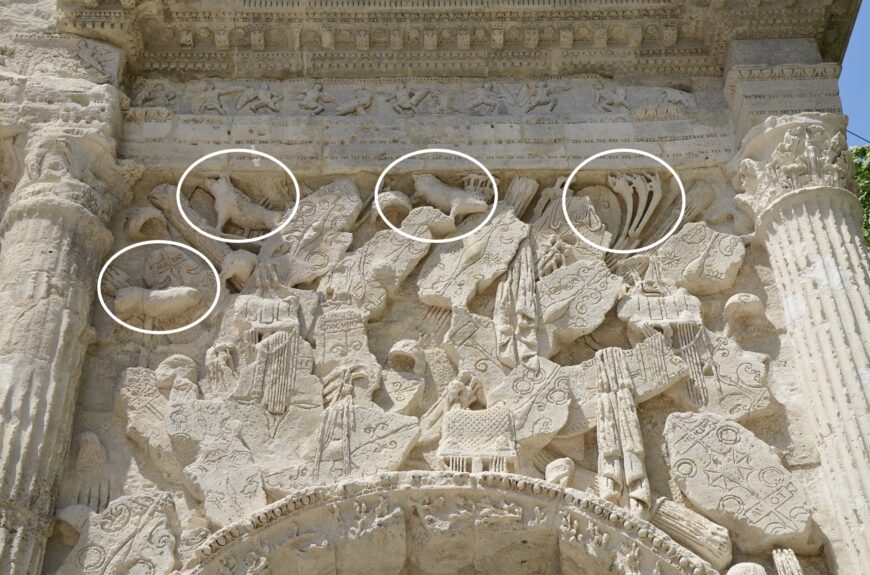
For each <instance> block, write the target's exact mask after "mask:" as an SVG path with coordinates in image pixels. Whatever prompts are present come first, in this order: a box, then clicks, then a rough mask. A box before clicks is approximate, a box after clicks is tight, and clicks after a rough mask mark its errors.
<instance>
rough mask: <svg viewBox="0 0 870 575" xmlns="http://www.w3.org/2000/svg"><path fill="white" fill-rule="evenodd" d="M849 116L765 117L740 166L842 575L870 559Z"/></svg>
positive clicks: (860, 245) (866, 298)
mask: <svg viewBox="0 0 870 575" xmlns="http://www.w3.org/2000/svg"><path fill="white" fill-rule="evenodd" d="M844 130H845V118H844V117H843V116H840V115H836V114H818V113H808V114H800V115H795V116H779V117H770V118H768V119H767V120H766V121H765V122H764V123H763V124H761V125H758V126H756V127H755V128H753V129H752V130H750V132H749V133H748V134H747V136H746V137H745V138H744V140H743V146H742V149H741V152H740V155H739V157H738V161H739V164H738V165H739V168H738V170H739V173H740V176H741V178H742V185H743V187H744V190H745V191H746V192H747V194H746V196H745V197H747V198H748V199H747V203H748V204H749V206H750V207H751V208H752V210H753V212H754V214H755V215H756V236H757V238H758V239H759V240H760V241H763V242H764V244H765V246H766V248H767V250H768V252H769V255H770V262H771V267H772V270H773V275H774V278H775V281H776V284H777V287H778V289H779V292H780V295H781V297H782V302H783V307H784V313H785V320H786V328H787V332H788V339H789V341H790V342H791V345H792V347H793V350H794V358H795V366H794V367H795V369H794V375H795V377H796V378H797V379H798V381H799V384H800V386H801V387H802V391H803V394H804V396H805V400H806V403H807V407H808V410H809V411H810V412H812V414H813V416H814V418H815V422H816V434H817V441H818V448H819V456H820V460H821V467H822V469H821V473H822V479H823V481H824V482H825V483H826V484H827V490H828V492H829V494H830V498H831V505H830V509H831V510H832V512H833V513H834V514H836V523H837V526H836V527H837V529H836V533H827V535H828V536H829V538H830V540H831V544H832V546H833V548H834V549H833V553H831V555H832V556H833V557H835V558H836V562H837V569H838V572H839V573H859V572H863V570H864V567H863V566H865V565H866V562H867V560H868V558H870V507H868V497H870V473H868V471H867V461H868V460H870V256H868V252H867V249H866V247H865V245H864V242H863V238H862V234H861V205H860V202H859V201H858V198H857V196H856V195H855V193H854V190H853V186H854V184H853V169H852V165H851V162H850V159H849V156H848V150H847V147H846V139H845V133H844Z"/></svg>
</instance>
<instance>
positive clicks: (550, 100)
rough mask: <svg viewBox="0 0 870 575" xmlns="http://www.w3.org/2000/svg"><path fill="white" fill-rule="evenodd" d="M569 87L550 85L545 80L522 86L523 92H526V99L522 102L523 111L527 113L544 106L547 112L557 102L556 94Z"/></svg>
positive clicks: (552, 108)
mask: <svg viewBox="0 0 870 575" xmlns="http://www.w3.org/2000/svg"><path fill="white" fill-rule="evenodd" d="M569 89H570V88H565V87H559V88H554V87H551V86H550V85H549V84H548V83H547V82H546V81H543V80H541V81H539V82H535V84H534V86H528V85H526V86H524V89H523V92H524V93H525V94H526V100H525V103H524V104H523V109H524V111H525V112H526V113H527V114H528V113H529V112H533V111H534V110H537V109H538V108H544V109H545V110H546V111H547V112H552V111H553V110H555V109H556V106H557V105H558V104H559V99H558V98H556V94H558V93H560V92H565V91H567V90H569Z"/></svg>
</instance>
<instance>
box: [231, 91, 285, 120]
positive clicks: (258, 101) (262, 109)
mask: <svg viewBox="0 0 870 575" xmlns="http://www.w3.org/2000/svg"><path fill="white" fill-rule="evenodd" d="M236 110H238V111H239V112H244V111H251V112H253V113H254V114H263V113H268V112H273V113H277V112H278V111H279V109H278V103H277V102H276V97H275V94H274V93H273V92H272V90H271V89H270V88H269V85H268V84H260V85H258V86H251V87H248V88H247V89H245V91H243V92H242V94H241V95H240V96H239V98H238V100H236Z"/></svg>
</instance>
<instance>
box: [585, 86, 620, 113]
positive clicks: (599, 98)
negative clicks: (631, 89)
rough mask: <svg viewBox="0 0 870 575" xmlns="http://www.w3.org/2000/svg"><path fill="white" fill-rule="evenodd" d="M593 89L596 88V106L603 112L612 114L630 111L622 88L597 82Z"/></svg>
mask: <svg viewBox="0 0 870 575" xmlns="http://www.w3.org/2000/svg"><path fill="white" fill-rule="evenodd" d="M593 88H595V106H596V107H597V108H598V109H599V110H601V111H602V112H608V113H612V112H620V111H627V110H628V104H627V103H626V92H625V88H623V87H622V86H615V85H605V84H604V83H602V82H596V83H595V84H594V85H593Z"/></svg>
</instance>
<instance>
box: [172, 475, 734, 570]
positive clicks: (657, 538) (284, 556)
mask: <svg viewBox="0 0 870 575" xmlns="http://www.w3.org/2000/svg"><path fill="white" fill-rule="evenodd" d="M187 567H188V570H187V572H188V573H191V574H197V575H206V574H215V575H218V574H219V575H229V574H233V575H235V574H240V575H241V574H245V575H253V574H255V573H262V574H271V575H278V574H281V575H284V574H292V575H295V574H299V575H311V574H315V573H316V574H321V573H323V574H327V573H335V574H340V575H348V574H357V573H358V574H360V575H363V574H365V575H373V574H379V575H381V574H383V575H386V574H395V575H405V574H408V575H411V574H426V575H429V574H431V575H442V574H443V575H447V574H454V573H467V574H471V573H494V574H498V575H507V574H510V575H515V574H526V573H528V574H532V573H547V574H560V573H564V574H579V575H595V574H598V573H620V574H622V575H641V574H643V575H653V574H660V575H671V574H677V573H680V574H693V575H701V574H704V575H716V573H717V571H716V570H715V569H713V568H712V567H711V566H710V565H709V564H708V563H707V562H705V561H704V560H702V559H701V558H699V557H698V556H697V555H695V554H693V553H692V552H690V551H689V550H687V549H685V548H684V547H682V546H680V545H679V544H677V543H676V542H675V541H673V540H672V539H671V538H670V537H668V536H667V535H666V534H665V533H663V532H662V531H660V530H659V529H657V528H656V527H654V526H653V525H652V524H650V523H648V522H646V521H643V520H641V519H638V518H637V517H634V516H633V515H631V514H629V513H628V512H627V511H626V510H625V509H621V508H619V507H616V506H614V505H612V504H611V503H609V502H606V501H604V500H602V499H600V498H598V497H596V496H594V495H592V494H589V493H585V492H580V491H576V490H573V489H567V488H561V487H558V486H556V485H554V484H551V483H547V482H545V481H542V480H538V479H531V478H528V477H523V476H519V475H512V474H502V473H487V474H476V475H470V474H464V473H447V472H422V471H409V472H394V473H384V474H382V475H381V476H380V477H378V478H375V479H372V480H368V481H354V482H348V483H342V484H338V485H332V486H328V487H312V488H308V489H305V490H303V491H300V492H297V493H294V494H291V495H290V496H288V497H285V498H284V499H282V500H280V501H278V502H276V503H274V504H272V505H270V506H268V507H266V508H264V509H263V510H261V511H260V512H258V513H256V514H254V515H253V516H252V517H251V518H250V519H248V520H246V521H243V522H239V523H236V524H234V525H231V526H228V527H226V528H224V529H222V530H220V531H218V532H217V533H215V534H214V535H213V536H212V537H210V538H209V540H208V541H206V543H205V544H203V545H202V546H201V547H200V549H199V551H198V554H197V559H196V560H195V564H194V565H189V566H187Z"/></svg>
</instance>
